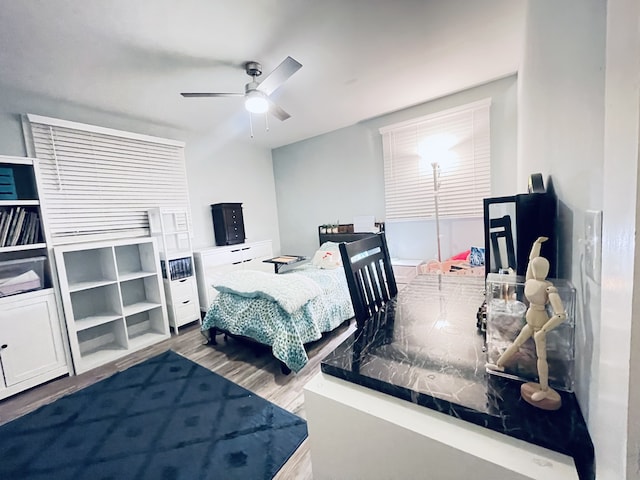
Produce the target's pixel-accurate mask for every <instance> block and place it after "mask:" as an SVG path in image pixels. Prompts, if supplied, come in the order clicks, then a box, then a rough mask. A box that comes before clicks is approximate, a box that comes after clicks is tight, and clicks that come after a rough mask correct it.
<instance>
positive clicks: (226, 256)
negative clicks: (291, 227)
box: [193, 240, 273, 313]
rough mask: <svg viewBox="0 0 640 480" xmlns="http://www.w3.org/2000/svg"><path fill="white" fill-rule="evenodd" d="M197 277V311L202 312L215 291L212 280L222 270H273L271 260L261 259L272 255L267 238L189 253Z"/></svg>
mask: <svg viewBox="0 0 640 480" xmlns="http://www.w3.org/2000/svg"><path fill="white" fill-rule="evenodd" d="M193 256H194V260H195V264H196V278H197V280H198V298H199V300H200V310H201V311H202V312H203V313H206V312H207V310H208V308H209V306H210V305H211V302H212V301H213V299H214V298H215V297H216V295H217V294H218V291H217V290H216V289H215V288H213V285H212V284H213V282H214V281H215V279H216V278H217V277H219V276H220V275H222V274H224V273H225V272H231V271H233V270H239V269H251V270H262V271H265V272H273V264H272V263H264V262H263V260H268V259H270V258H273V247H272V244H271V240H263V241H259V242H247V243H239V244H236V245H228V246H223V247H210V248H203V249H200V250H195V251H194V252H193Z"/></svg>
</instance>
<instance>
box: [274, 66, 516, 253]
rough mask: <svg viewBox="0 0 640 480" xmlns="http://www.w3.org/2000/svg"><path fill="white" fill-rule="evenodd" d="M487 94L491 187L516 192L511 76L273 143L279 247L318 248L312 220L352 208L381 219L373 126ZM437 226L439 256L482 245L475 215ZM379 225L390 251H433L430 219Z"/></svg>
mask: <svg viewBox="0 0 640 480" xmlns="http://www.w3.org/2000/svg"><path fill="white" fill-rule="evenodd" d="M488 97H491V98H492V106H491V125H492V128H491V145H492V152H491V174H492V179H491V189H492V194H493V195H495V196H501V195H513V194H515V193H522V192H518V191H517V190H516V144H517V136H516V131H517V109H516V98H517V81H516V76H515V75H511V76H508V77H506V78H502V79H500V80H496V81H493V82H489V83H486V84H484V85H480V86H476V87H473V88H469V89H467V90H465V91H463V92H458V93H454V94H451V95H448V96H446V97H442V98H439V99H436V100H433V101H430V102H426V103H423V104H421V105H417V106H415V107H411V108H407V109H404V110H401V111H398V112H394V113H391V114H388V115H383V116H381V117H377V118H374V119H370V120H367V121H364V122H361V123H359V124H357V125H353V126H351V127H347V128H343V129H340V130H336V131H334V132H330V133H327V134H324V135H320V136H317V137H314V138H311V139H308V140H304V141H301V142H297V143H294V144H291V145H287V146H284V147H280V148H277V149H275V150H273V152H272V155H273V167H274V175H275V182H276V197H277V202H278V218H279V221H280V238H281V241H282V250H283V252H285V253H286V252H293V253H300V254H310V253H312V252H313V251H314V250H315V249H317V248H318V238H317V227H318V225H321V224H324V223H332V222H335V221H336V220H339V221H340V222H342V223H351V222H352V221H353V217H354V216H357V215H375V217H376V219H377V220H378V221H381V220H384V172H383V154H382V137H381V135H380V134H379V132H378V130H379V129H380V127H383V126H386V125H390V124H393V123H397V122H401V121H404V120H408V119H411V118H415V117H419V116H423V115H428V114H430V113H435V112H438V111H441V110H445V109H448V108H452V107H455V106H458V105H463V104H465V103H470V102H473V101H477V100H480V99H483V98H488ZM524 191H526V188H525V190H524ZM442 227H443V228H442V235H443V237H442V245H443V253H442V256H443V258H447V257H448V256H450V255H453V254H456V253H459V252H461V251H463V250H467V249H469V248H470V247H471V245H484V237H483V230H482V228H483V226H482V220H480V219H475V220H462V221H458V222H453V221H445V222H443V224H442ZM387 232H388V233H387V237H388V240H389V250H390V253H391V255H392V256H396V257H401V258H422V259H431V258H435V257H436V251H437V248H436V241H435V238H436V236H435V227H434V224H433V221H424V222H398V223H394V224H391V223H389V224H388V225H387Z"/></svg>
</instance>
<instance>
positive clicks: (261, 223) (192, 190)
mask: <svg viewBox="0 0 640 480" xmlns="http://www.w3.org/2000/svg"><path fill="white" fill-rule="evenodd" d="M186 155H187V176H188V179H187V181H188V182H189V198H190V200H191V213H192V215H193V224H194V227H193V230H194V237H195V241H194V248H196V249H197V248H200V247H206V246H211V245H215V239H214V235H213V223H212V220H211V204H214V203H222V202H238V203H242V213H243V216H244V225H245V234H246V236H247V241H252V242H254V241H258V240H267V239H271V240H272V241H273V249H274V254H275V255H278V254H279V251H280V238H279V233H278V213H277V208H276V194H275V185H274V178H273V164H272V162H271V151H270V150H265V149H264V148H258V147H255V146H254V145H252V144H251V143H242V142H232V143H229V144H227V145H222V146H220V145H218V144H217V142H216V141H215V139H213V138H210V137H205V138H202V137H201V138H198V139H193V140H191V141H190V142H189V143H188V144H187V147H186Z"/></svg>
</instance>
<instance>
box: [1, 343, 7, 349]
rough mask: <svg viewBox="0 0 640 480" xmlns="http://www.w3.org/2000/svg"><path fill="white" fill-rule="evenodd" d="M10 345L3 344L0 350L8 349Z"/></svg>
mask: <svg viewBox="0 0 640 480" xmlns="http://www.w3.org/2000/svg"><path fill="white" fill-rule="evenodd" d="M8 346H9V345H7V344H6V343H3V344H2V345H0V350H4V349H5V348H7V347H8Z"/></svg>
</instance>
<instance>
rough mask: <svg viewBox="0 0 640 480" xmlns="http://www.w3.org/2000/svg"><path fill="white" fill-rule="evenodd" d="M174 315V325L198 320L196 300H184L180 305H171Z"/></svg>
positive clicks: (198, 310)
mask: <svg viewBox="0 0 640 480" xmlns="http://www.w3.org/2000/svg"><path fill="white" fill-rule="evenodd" d="M173 311H174V313H175V319H174V321H175V323H177V324H178V325H180V324H181V321H192V320H194V319H196V318H200V305H199V304H198V302H197V300H196V299H190V300H185V301H183V302H182V303H179V304H178V303H176V304H174V305H173Z"/></svg>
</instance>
